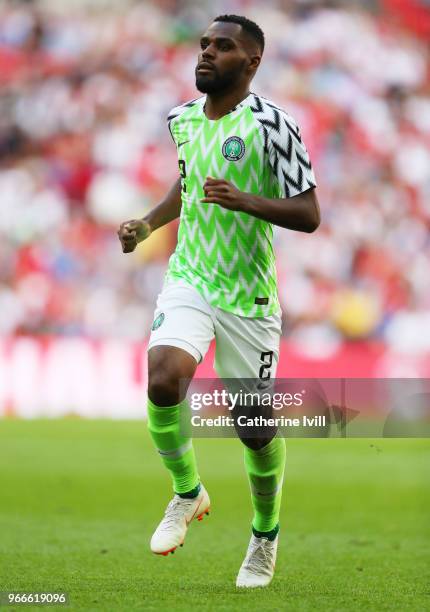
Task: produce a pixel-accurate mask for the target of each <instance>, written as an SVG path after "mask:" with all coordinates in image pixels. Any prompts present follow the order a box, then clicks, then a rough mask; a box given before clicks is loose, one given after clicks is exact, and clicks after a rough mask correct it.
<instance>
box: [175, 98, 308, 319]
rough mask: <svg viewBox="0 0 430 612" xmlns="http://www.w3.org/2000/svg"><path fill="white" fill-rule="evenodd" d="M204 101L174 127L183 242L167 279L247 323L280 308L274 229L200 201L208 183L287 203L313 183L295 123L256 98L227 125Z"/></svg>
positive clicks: (181, 113) (179, 111)
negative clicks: (208, 179)
mask: <svg viewBox="0 0 430 612" xmlns="http://www.w3.org/2000/svg"><path fill="white" fill-rule="evenodd" d="M205 101H206V96H203V97H201V98H198V99H196V100H192V101H191V102H188V103H186V104H183V105H182V106H178V107H176V108H174V109H172V111H171V112H170V113H169V116H168V124H169V129H170V132H171V134H172V137H173V140H174V141H175V144H176V147H177V151H178V160H179V170H180V174H181V177H182V210H181V216H180V224H179V230H178V244H177V247H176V250H175V252H174V253H173V255H172V256H171V258H170V260H169V266H168V270H167V273H166V278H182V279H184V280H186V281H187V282H189V283H191V284H192V285H193V286H194V287H195V288H196V289H197V290H198V291H199V292H200V293H201V294H202V295H203V296H204V297H205V299H206V300H207V301H208V302H209V303H210V304H211V305H213V306H217V307H218V308H221V309H223V310H227V311H229V312H233V313H235V314H238V315H240V316H244V317H265V316H268V315H271V314H273V313H275V312H278V311H279V310H280V308H279V301H278V295H277V282H276V268H275V256H274V253H273V247H272V236H273V226H272V224H271V223H268V222H267V221H262V220H261V219H257V218H256V217H253V216H251V215H248V214H246V213H242V212H234V211H230V210H227V209H225V208H223V207H222V206H219V205H218V204H206V203H203V202H200V199H201V198H204V197H205V194H204V191H203V184H204V182H205V180H206V177H208V176H212V177H214V178H223V179H226V180H228V181H231V182H232V183H233V184H234V185H235V186H236V187H237V188H238V189H239V190H240V191H243V192H246V193H252V194H255V195H261V196H265V197H268V198H288V197H292V196H295V195H297V194H299V193H302V192H303V191H306V190H307V189H309V188H310V187H315V185H316V183H315V177H314V174H313V171H312V166H311V163H310V161H309V156H308V153H307V151H306V147H305V145H304V144H303V142H302V139H301V136H300V131H299V129H298V127H297V125H296V123H295V121H294V119H293V118H292V117H291V116H290V115H289V114H288V113H286V112H285V111H283V110H281V109H280V108H278V107H277V106H276V105H275V104H273V103H272V102H270V101H269V100H266V99H265V98H262V97H261V96H257V95H255V94H253V93H251V94H250V95H249V96H248V97H247V98H245V100H243V101H242V102H241V103H240V104H238V105H237V106H236V107H235V108H234V109H233V110H232V111H231V112H230V113H228V114H227V115H225V116H224V117H221V119H216V120H210V119H208V118H207V117H206V115H205V113H204V104H205Z"/></svg>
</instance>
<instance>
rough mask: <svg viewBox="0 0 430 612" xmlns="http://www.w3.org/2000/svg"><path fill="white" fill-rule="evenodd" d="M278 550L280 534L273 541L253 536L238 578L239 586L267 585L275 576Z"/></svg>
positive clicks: (237, 584) (237, 583)
mask: <svg viewBox="0 0 430 612" xmlns="http://www.w3.org/2000/svg"><path fill="white" fill-rule="evenodd" d="M277 550H278V536H276V538H275V539H274V540H273V542H271V541H270V540H268V539H267V538H256V537H255V535H254V534H252V536H251V541H250V542H249V546H248V550H247V553H246V557H245V559H244V561H243V563H242V566H241V568H240V570H239V573H238V575H237V579H236V586H237V587H248V588H254V587H265V586H267V585H268V584H269V583H270V581H271V580H272V578H273V574H274V572H275V563H276V551H277Z"/></svg>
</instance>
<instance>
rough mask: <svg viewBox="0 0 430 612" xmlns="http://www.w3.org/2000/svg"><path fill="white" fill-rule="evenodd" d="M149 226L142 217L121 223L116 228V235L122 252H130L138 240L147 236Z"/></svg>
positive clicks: (140, 240) (149, 229) (149, 230)
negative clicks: (117, 228)
mask: <svg viewBox="0 0 430 612" xmlns="http://www.w3.org/2000/svg"><path fill="white" fill-rule="evenodd" d="M150 233H151V227H150V225H149V223H148V222H147V221H145V220H144V219H132V220H131V221H125V222H124V223H121V225H120V226H119V230H118V237H119V239H120V241H121V246H122V252H123V253H132V252H133V251H134V249H135V248H136V246H137V245H138V244H139V242H142V240H145V238H148V236H149V235H150Z"/></svg>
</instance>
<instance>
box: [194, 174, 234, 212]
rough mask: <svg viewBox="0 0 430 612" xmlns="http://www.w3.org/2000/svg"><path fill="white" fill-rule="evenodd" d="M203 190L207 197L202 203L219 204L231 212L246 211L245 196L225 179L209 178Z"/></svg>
mask: <svg viewBox="0 0 430 612" xmlns="http://www.w3.org/2000/svg"><path fill="white" fill-rule="evenodd" d="M203 190H204V192H205V196H206V197H205V198H202V199H201V200H200V202H206V203H208V204H219V205H220V206H223V207H224V208H228V209H229V210H242V211H243V210H244V196H245V194H244V193H243V192H242V191H239V189H237V188H236V187H235V186H234V185H233V183H230V182H229V181H226V180H225V179H216V178H213V177H212V176H208V177H207V178H206V181H205V184H204V185H203Z"/></svg>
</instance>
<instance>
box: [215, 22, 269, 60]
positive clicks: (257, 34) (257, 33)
mask: <svg viewBox="0 0 430 612" xmlns="http://www.w3.org/2000/svg"><path fill="white" fill-rule="evenodd" d="M214 21H222V22H225V23H237V24H238V25H240V26H242V29H243V30H244V31H245V32H246V33H247V34H249V35H250V36H251V37H252V38H253V39H254V40H255V41H256V42H257V43H258V45H259V46H260V47H261V52H263V51H264V33H263V30H262V29H261V28H260V26H259V25H257V24H256V23H255V22H254V21H251V20H250V19H247V17H242V16H241V15H219V16H218V17H215V19H214Z"/></svg>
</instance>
